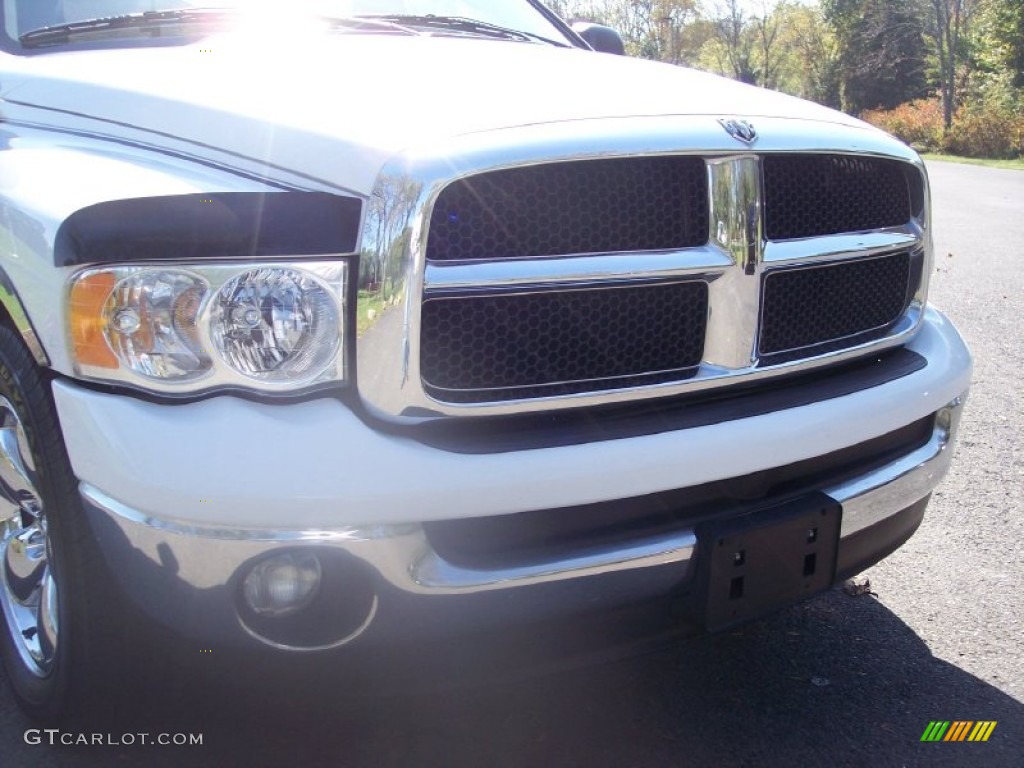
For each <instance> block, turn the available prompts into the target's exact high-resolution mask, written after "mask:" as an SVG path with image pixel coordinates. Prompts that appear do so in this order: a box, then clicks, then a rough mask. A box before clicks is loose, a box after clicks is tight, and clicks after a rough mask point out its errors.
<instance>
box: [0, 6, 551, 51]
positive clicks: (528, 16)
mask: <svg viewBox="0 0 1024 768" xmlns="http://www.w3.org/2000/svg"><path fill="white" fill-rule="evenodd" d="M198 8H202V9H224V10H229V11H239V12H242V13H246V12H250V11H251V12H253V13H259V14H267V13H271V14H274V15H289V16H293V15H313V16H319V17H325V18H351V17H353V16H441V17H457V18H462V19H472V20H474V21H479V22H484V23H486V24H489V25H495V26H498V27H504V28H507V29H510V30H518V31H521V32H524V33H526V34H528V35H531V36H535V37H538V38H545V39H550V40H555V41H558V42H561V43H565V42H566V37H565V35H564V34H563V32H562V30H560V29H559V28H558V27H557V26H556V25H555V24H554V23H553V22H551V21H550V20H549V19H548V18H546V17H545V16H544V14H543V13H541V12H540V11H539V10H538V9H537V8H536V7H534V6H533V5H531V4H530V3H529V2H527V0H215V1H214V2H208V1H207V2H203V0H3V9H4V31H5V32H6V34H7V37H8V38H10V39H11V40H17V39H18V38H20V37H21V36H22V35H24V34H25V33H27V32H32V31H34V30H37V29H40V28H42V27H53V26H58V25H61V24H67V23H72V22H82V21H89V20H92V19H97V18H105V17H113V16H123V15H126V14H137V13H143V12H146V11H165V10H181V9H198Z"/></svg>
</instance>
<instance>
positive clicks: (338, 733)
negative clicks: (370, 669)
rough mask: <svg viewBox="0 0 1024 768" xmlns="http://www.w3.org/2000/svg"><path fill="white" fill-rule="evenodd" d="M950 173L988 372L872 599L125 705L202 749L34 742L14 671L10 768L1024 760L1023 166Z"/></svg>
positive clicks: (953, 275) (979, 355)
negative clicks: (728, 624) (632, 643)
mask: <svg viewBox="0 0 1024 768" xmlns="http://www.w3.org/2000/svg"><path fill="white" fill-rule="evenodd" d="M929 170H930V172H931V175H932V184H933V202H934V219H935V230H934V234H935V243H936V253H937V271H936V272H935V274H934V275H933V279H932V291H931V298H932V301H933V302H934V303H935V304H937V305H938V306H939V307H940V308H942V309H943V310H944V311H946V312H947V313H948V314H949V316H950V317H951V318H952V319H953V321H954V322H955V323H956V324H957V325H958V327H959V328H960V329H961V331H962V332H963V333H964V335H965V336H966V338H967V339H968V342H969V343H970V345H971V347H972V348H973V351H974V353H975V356H976V369H975V376H974V385H973V390H972V393H971V398H970V401H969V403H968V407H967V410H966V413H965V415H964V420H963V425H962V431H961V438H960V445H959V449H958V454H957V458H956V461H955V464H954V467H953V470H952V473H951V475H950V476H949V477H948V478H947V479H946V481H945V483H944V485H943V486H942V487H941V489H940V490H939V491H938V492H937V493H936V494H935V496H934V499H933V502H932V505H931V507H930V508H929V513H928V514H927V515H926V518H925V522H924V524H923V525H922V527H921V529H920V530H919V532H918V533H917V534H916V535H915V536H914V537H913V538H912V539H911V540H910V542H908V543H907V544H906V545H905V546H904V547H903V548H902V549H900V550H899V551H897V552H896V553H895V554H893V555H892V556H890V557H889V558H888V559H887V560H885V561H884V562H882V563H881V564H879V565H878V566H876V567H874V568H872V569H870V570H869V571H868V572H867V573H866V574H865V576H866V577H867V578H869V579H870V583H871V592H873V594H869V593H865V594H862V595H860V596H856V597H854V596H850V595H848V594H846V593H845V592H843V591H842V590H840V589H836V590H833V591H831V592H829V593H828V594H826V595H824V596H822V597H820V598H818V599H815V600H813V601H810V602H808V603H805V604H803V605H800V606H797V607H795V608H792V609H790V610H787V611H784V612H783V613H781V614H779V615H776V616H773V617H771V618H769V619H767V620H764V621H760V622H757V623H755V624H752V625H748V626H746V627H744V628H743V629H741V630H739V631H736V632H733V633H730V634H725V635H719V636H713V637H698V638H692V639H689V640H686V641H682V642H679V643H677V644H676V645H674V646H673V647H671V648H668V649H664V650H660V651H658V652H655V653H650V654H647V655H645V656H642V657H636V658H628V659H624V660H618V661H612V662H606V663H603V664H599V665H594V666H587V667H584V668H577V669H571V670H565V671H561V672H557V673H548V674H540V675H536V676H532V677H529V678H524V679H510V680H504V681H501V682H491V683H481V684H479V685H475V686H474V685H470V686H462V687H451V688H444V689H438V690H419V691H417V692H414V693H411V694H409V695H404V696H395V695H391V696H386V697H377V698H367V699H363V698H358V697H357V698H354V699H353V698H352V697H351V696H349V695H348V694H350V693H351V691H348V690H347V689H346V684H345V680H344V679H338V680H336V681H327V682H326V683H325V684H322V685H319V686H316V687H312V686H307V684H306V683H303V682H301V681H296V682H295V684H293V685H284V686H280V687H279V688H278V689H276V692H275V689H274V688H273V687H272V688H271V690H270V691H269V692H268V690H267V689H266V688H265V687H264V686H258V685H255V682H256V681H255V680H254V679H253V680H252V682H253V683H254V684H253V685H252V687H251V688H248V687H247V684H246V680H244V679H243V680H240V681H238V682H237V683H236V685H235V686H234V688H231V689H229V688H227V687H225V688H218V689H217V690H212V689H210V688H205V689H204V688H201V687H195V688H189V686H190V685H192V684H191V683H189V682H188V680H190V679H191V678H187V677H182V682H181V685H182V686H183V687H185V688H187V689H188V690H187V695H185V696H184V697H183V698H182V699H181V700H180V701H179V703H178V704H177V705H176V706H175V707H173V708H171V709H170V710H163V711H162V710H161V708H160V707H159V706H157V703H158V698H159V693H158V692H156V691H154V693H153V701H152V703H153V707H152V708H151V709H147V708H146V707H143V708H141V709H135V710H132V711H122V712H118V711H115V710H113V709H112V714H114V718H113V720H114V725H113V726H112V732H111V733H109V734H108V740H109V738H113V739H114V740H120V741H122V742H126V741H128V739H127V738H126V736H127V735H131V734H135V733H140V732H147V733H150V734H151V735H152V736H154V737H155V735H156V734H158V733H163V732H166V733H170V734H175V733H178V732H184V733H197V734H201V737H202V740H203V743H202V745H192V746H166V747H161V746H142V745H140V744H138V743H136V744H132V745H130V746H127V745H122V746H99V745H90V746H84V745H79V746H67V747H64V746H50V745H48V744H47V737H48V735H47V734H45V733H39V734H33V733H29V735H28V740H29V741H33V740H35V739H36V738H38V740H39V741H41V742H42V743H39V744H30V743H26V730H27V729H30V728H32V727H33V725H32V724H31V723H30V722H29V721H27V720H26V719H24V718H23V716H22V715H21V714H20V713H19V712H18V710H17V709H16V707H15V706H14V704H13V701H12V697H11V694H10V691H9V689H8V688H7V683H6V681H5V680H2V679H0V765H3V766H37V765H38V766H54V767H56V768H63V767H65V766H67V767H70V766H106V765H124V766H133V765H140V766H142V765H145V766H154V768H159V767H160V766H175V767H178V766H181V767H184V768H188V767H189V766H235V765H237V766H374V767H375V768H376V767H378V766H409V767H412V768H416V767H418V766H440V767H444V768H448V767H449V766H451V767H454V766H467V767H468V766H472V767H473V768H498V767H499V766H510V767H517V768H534V767H535V766H559V767H561V766H587V767H588V768H591V767H593V768H597V767H600V766H609V767H615V768H620V767H621V768H624V767H626V766H636V767H638V768H639V767H640V766H652V767H653V766H657V767H658V768H664V767H665V766H758V767H760V766H801V767H803V766H808V767H813V766H829V767H830V768H835V767H838V766H871V767H872V768H876V767H878V766H984V767H985V768H1002V767H1004V766H1005V767H1006V768H1020V767H1021V766H1024V543H1022V542H1024V501H1022V500H1024V461H1022V458H1024V437H1022V434H1024V387H1022V385H1021V382H1020V375H1021V372H1022V371H1024V333H1022V331H1021V322H1022V321H1021V318H1024V266H1022V265H1024V202H1022V201H1024V172H1020V171H1009V170H996V169H988V168H981V167H975V166H967V165H952V164H947V163H933V164H929ZM153 663H154V665H161V664H163V663H164V660H163V659H162V658H154V659H153ZM202 663H203V664H208V665H215V664H216V663H217V661H216V660H215V659H213V658H210V659H204V660H203V662H202ZM250 674H251V675H252V676H253V678H256V677H259V676H260V670H259V669H254V670H252V671H251V672H250ZM322 682H323V681H322ZM204 685H207V686H210V685H212V684H211V683H210V682H209V681H207V682H206V683H204ZM332 688H334V689H335V690H331V689H332ZM249 690H251V691H252V693H251V694H247V691H249ZM114 706H116V705H115V704H113V703H112V704H111V707H112V708H113V707H114ZM933 720H950V721H954V720H971V721H980V720H989V721H995V722H996V723H997V725H996V727H995V729H994V731H993V732H992V735H991V737H990V739H989V741H988V742H986V743H958V744H954V743H937V744H936V743H921V741H920V738H921V736H922V733H923V732H924V730H925V728H926V726H927V725H928V723H929V722H930V721H933ZM133 740H135V741H136V742H138V741H139V739H138V737H137V736H135V737H133Z"/></svg>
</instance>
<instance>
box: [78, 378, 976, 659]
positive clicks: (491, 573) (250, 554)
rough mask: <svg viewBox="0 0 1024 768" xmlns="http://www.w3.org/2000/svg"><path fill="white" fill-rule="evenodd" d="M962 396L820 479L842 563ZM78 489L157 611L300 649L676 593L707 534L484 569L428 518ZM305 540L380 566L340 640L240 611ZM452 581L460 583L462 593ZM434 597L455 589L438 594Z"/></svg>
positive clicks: (934, 453)
mask: <svg viewBox="0 0 1024 768" xmlns="http://www.w3.org/2000/svg"><path fill="white" fill-rule="evenodd" d="M962 406H963V399H962V398H958V399H957V400H956V401H954V402H952V403H950V404H949V405H948V406H946V407H945V408H943V409H941V410H940V411H939V412H937V413H936V414H935V425H934V429H933V432H932V435H931V438H930V439H929V440H928V442H927V443H925V444H924V445H922V446H921V447H919V448H917V449H915V450H913V451H911V452H910V453H908V454H906V455H904V456H902V457H899V458H897V459H895V460H893V461H891V462H889V463H888V464H886V465H884V466H881V467H879V468H877V469H875V470H873V471H871V472H869V473H866V474H864V475H861V476H859V477H856V478H853V479H851V480H847V481H845V482H843V483H841V484H837V485H832V486H827V485H826V487H823V488H821V489H820V490H821V491H822V492H823V493H825V494H826V495H828V496H829V497H831V498H832V499H834V500H835V501H838V502H839V503H840V504H841V505H842V508H843V513H842V527H841V533H840V545H839V572H840V575H847V574H846V573H844V570H847V571H848V570H849V569H850V568H851V567H852V564H853V563H854V562H856V564H857V565H858V566H859V567H864V566H865V565H867V564H870V562H873V561H875V560H877V559H880V558H881V557H883V556H885V555H886V554H888V552H890V551H892V549H894V548H895V547H897V546H898V545H899V544H901V543H902V541H903V540H904V539H905V538H906V537H907V536H909V535H910V533H912V532H913V530H914V528H916V524H917V521H919V517H918V518H916V520H915V521H912V524H911V525H910V526H909V527H908V526H903V527H902V528H897V529H893V528H892V526H888V527H887V526H886V523H887V522H888V521H890V520H892V519H894V518H895V517H896V516H898V515H900V514H901V513H905V512H907V511H908V510H910V509H911V508H915V505H916V508H917V509H919V510H923V504H922V502H924V501H926V500H927V497H928V495H929V494H930V493H931V491H932V490H933V489H934V488H935V486H936V485H938V483H939V481H940V480H941V479H942V478H943V476H944V475H945V474H946V472H947V470H948V469H949V465H950V462H951V459H952V449H953V446H954V444H955V440H956V432H957V427H958V424H959V419H960V413H961V410H962ZM81 494H82V498H83V501H84V502H85V507H86V510H87V512H88V514H89V516H90V521H91V523H92V526H93V529H94V531H95V533H96V536H97V539H98V540H99V542H100V544H101V546H102V547H103V548H104V550H105V552H106V554H107V560H108V563H109V564H110V566H111V570H112V572H113V573H114V574H115V576H116V577H118V580H119V582H120V584H121V586H122V588H123V589H124V590H125V592H126V593H127V594H128V595H129V596H130V597H131V598H132V599H133V600H134V601H135V602H136V603H137V604H138V605H139V606H141V607H142V608H144V609H145V610H146V611H147V612H148V613H150V614H151V615H153V616H154V617H155V618H157V619H159V620H161V621H162V622H164V623H166V624H168V625H169V626H172V627H174V628H176V629H178V630H180V631H183V632H185V633H186V634H189V635H192V636H194V637H196V638H197V639H201V640H202V641H203V642H236V641H239V640H245V639H246V638H250V639H251V638H255V639H256V640H258V641H261V642H264V643H266V644H269V645H273V646H275V647H278V648H287V649H289V650H322V649H324V648H326V647H333V646H337V645H343V644H347V643H349V642H352V641H353V640H355V639H356V638H357V637H359V638H360V643H363V642H372V641H373V638H374V637H375V636H378V637H381V636H390V635H392V634H400V635H408V634H409V627H410V626H411V625H410V623H409V617H410V615H414V616H417V617H419V618H418V619H417V620H416V622H415V624H414V625H415V626H416V627H417V628H418V629H419V630H421V631H423V632H425V633H428V634H430V633H433V632H434V631H439V632H443V633H447V632H451V631H462V630H464V629H473V628H480V629H486V628H495V627H500V626H502V625H504V624H508V625H511V624H513V623H520V622H529V621H544V620H548V619H555V618H559V617H564V616H572V615H575V614H578V613H579V612H580V611H582V610H586V611H601V610H610V609H615V608H621V607H625V606H628V605H630V604H633V603H635V602H637V601H643V600H646V599H654V598H658V597H665V596H668V595H671V594H672V593H673V592H678V591H679V590H680V589H681V588H684V587H685V586H686V584H687V583H688V582H689V581H690V580H691V579H692V577H693V571H694V568H695V563H696V555H697V552H698V548H699V547H700V545H701V543H700V541H698V538H697V535H696V533H695V531H694V530H692V529H683V530H678V531H673V532H671V533H669V534H660V535H657V536H651V537H649V538H646V539H639V540H634V541H632V542H631V543H630V544H629V545H628V546H622V545H619V546H615V547H609V548H605V549H597V548H595V549H592V550H589V551H585V552H578V553H575V554H574V555H573V556H572V557H567V558H562V559H558V560H552V561H547V562H531V563H528V564H526V563H524V564H522V565H518V566H514V567H504V568H495V569H474V568H466V567H460V566H458V565H455V564H453V563H451V562H448V561H446V560H445V559H444V558H442V557H441V556H440V555H439V554H438V553H437V552H436V551H434V549H433V548H432V547H431V545H430V543H429V541H428V539H427V536H426V534H425V532H424V529H423V528H422V527H421V526H419V525H414V524H404V525H382V526H368V527H360V528H342V529H337V530H263V529H246V530H240V529H227V528H216V527H202V526H185V525H180V524H177V523H169V522H167V521H164V520H161V519H157V518H153V517H149V516H146V515H144V514H141V513H139V512H137V511H135V510H133V509H130V508H128V507H126V506H124V505H122V504H120V503H119V502H117V501H116V500H114V499H111V498H109V497H108V496H106V495H105V494H104V493H103V492H102V491H100V490H99V489H97V488H95V487H93V486H91V485H88V484H86V483H82V484H81ZM894 530H896V531H897V533H894V532H893V531H894ZM874 532H877V533H874ZM855 539H857V540H859V542H858V545H857V549H858V552H859V553H861V554H863V552H865V551H866V552H868V553H869V554H868V556H867V557H868V558H869V562H867V563H865V562H863V561H864V557H861V556H860V555H858V557H859V559H857V558H851V557H850V556H846V557H845V558H844V549H846V548H849V549H852V547H848V545H849V543H850V542H852V541H854V540H855ZM865 543H866V544H867V546H866V548H865ZM297 548H316V549H317V550H318V551H320V552H323V551H325V550H329V551H332V552H337V553H343V554H344V556H345V557H346V558H348V559H349V560H351V561H352V562H357V563H359V565H360V567H361V568H364V569H368V571H369V572H370V573H371V574H372V582H373V584H374V585H375V586H374V594H373V595H372V601H370V602H368V603H367V605H368V606H369V608H368V610H367V615H366V616H365V617H364V618H363V620H361V621H358V622H356V623H355V625H354V626H353V628H352V631H348V632H345V633H342V635H343V636H341V637H339V638H338V639H337V641H336V642H333V643H329V644H323V645H317V646H316V647H315V648H292V647H289V646H287V645H284V644H281V643H275V642H269V641H267V640H266V639H265V638H262V637H260V636H259V634H258V633H255V632H253V631H252V630H251V629H250V628H249V627H247V626H246V624H245V622H244V621H243V620H242V619H241V618H240V616H239V612H238V604H239V597H240V586H239V585H240V579H241V577H242V576H241V575H240V574H241V573H242V571H244V570H245V565H246V564H247V563H252V562H254V561H255V560H258V559H259V558H261V557H263V556H266V555H267V554H269V553H272V552H275V551H284V550H289V549H291V550H294V549H297ZM872 553H877V556H876V557H873V556H872ZM454 595H459V596H461V597H460V598H459V599H457V600H453V599H451V598H450V596H454ZM432 597H448V598H449V599H447V600H444V601H431V600H429V598H432ZM338 599H339V601H342V600H343V599H344V596H343V595H339V598H338Z"/></svg>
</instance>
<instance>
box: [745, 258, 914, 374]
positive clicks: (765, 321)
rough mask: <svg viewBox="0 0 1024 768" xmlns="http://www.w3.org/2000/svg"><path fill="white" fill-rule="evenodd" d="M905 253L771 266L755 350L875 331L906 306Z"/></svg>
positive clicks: (884, 327) (802, 346) (908, 270)
mask: <svg viewBox="0 0 1024 768" xmlns="http://www.w3.org/2000/svg"><path fill="white" fill-rule="evenodd" d="M910 267H911V264H910V254H909V253H898V254H894V255H891V256H885V257H881V258H874V259H864V260H856V261H850V262H843V263H838V264H829V265H824V266H820V265H819V266H814V267H805V268H797V269H788V270H782V271H778V272H771V273H769V274H768V275H767V276H766V277H765V281H764V293H763V309H762V316H761V341H760V351H761V353H762V354H763V355H770V354H774V353H779V352H786V351H790V350H806V349H807V348H809V347H814V346H816V345H819V344H827V343H829V342H834V341H837V340H841V339H852V338H854V337H858V336H860V337H861V338H859V339H858V340H859V341H864V340H865V339H864V338H863V334H875V335H881V334H884V333H885V331H886V330H887V329H888V328H889V326H891V325H892V323H894V322H896V320H898V319H899V317H900V316H901V315H902V314H903V313H904V311H905V310H906V309H907V304H908V303H909V301H910V298H911V297H912V296H913V292H912V291H911V290H910V287H911V286H910V276H911V268H910Z"/></svg>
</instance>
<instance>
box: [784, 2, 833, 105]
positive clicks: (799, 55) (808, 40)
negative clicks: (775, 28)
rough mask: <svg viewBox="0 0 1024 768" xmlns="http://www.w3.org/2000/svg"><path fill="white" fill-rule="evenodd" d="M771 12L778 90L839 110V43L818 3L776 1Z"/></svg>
mask: <svg viewBox="0 0 1024 768" xmlns="http://www.w3.org/2000/svg"><path fill="white" fill-rule="evenodd" d="M775 14H776V15H777V17H778V23H779V29H780V34H779V41H778V49H779V50H780V52H781V56H780V58H781V67H780V69H781V71H780V75H779V87H780V89H781V90H784V91H786V92H787V93H792V94H794V95H796V96H800V97H802V98H805V99H811V100H812V101H816V102H818V103H819V104H824V105H825V106H827V107H832V108H833V109H839V108H840V107H841V106H842V100H841V96H840V80H841V71H840V60H839V43H838V41H837V40H836V35H835V33H834V32H833V30H832V27H831V26H830V25H829V24H828V23H827V22H826V20H825V14H824V11H823V10H822V8H821V6H820V5H804V4H802V3H780V4H779V5H778V7H777V8H776V9H775Z"/></svg>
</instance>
